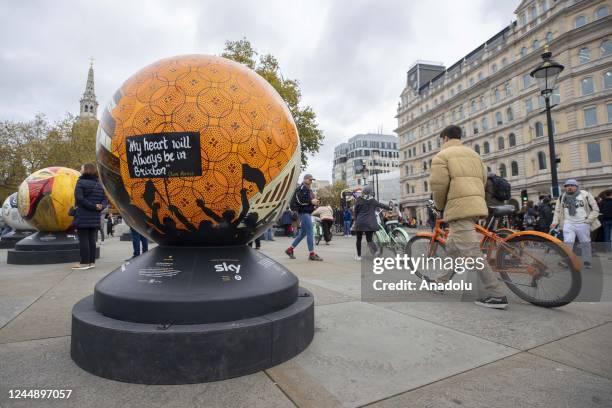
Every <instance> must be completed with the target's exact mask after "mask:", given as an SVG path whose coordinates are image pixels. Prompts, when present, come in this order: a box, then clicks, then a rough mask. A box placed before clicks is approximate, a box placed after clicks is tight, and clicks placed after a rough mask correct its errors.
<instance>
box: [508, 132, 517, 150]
mask: <svg viewBox="0 0 612 408" xmlns="http://www.w3.org/2000/svg"><path fill="white" fill-rule="evenodd" d="M508 146H509V147H514V146H516V136H515V135H514V133H510V134H509V135H508Z"/></svg>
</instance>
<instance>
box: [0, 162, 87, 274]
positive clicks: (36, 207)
mask: <svg viewBox="0 0 612 408" xmlns="http://www.w3.org/2000/svg"><path fill="white" fill-rule="evenodd" d="M80 175H81V173H79V172H78V171H76V170H73V169H69V168H67V167H60V166H52V167H46V168H44V169H41V170H38V171H35V172H34V173H32V174H30V175H29V176H28V177H27V178H26V179H25V180H24V181H23V182H22V183H21V185H20V186H19V190H18V192H17V206H18V208H19V215H20V216H21V217H22V218H23V219H24V220H25V221H26V222H27V223H28V224H30V225H31V226H32V227H34V228H36V229H37V230H38V232H36V233H35V234H32V235H29V236H28V237H26V238H24V239H22V240H21V241H19V242H17V243H16V244H15V248H14V249H12V250H9V251H8V253H7V263H9V264H49V263H64V262H72V261H78V260H79V258H80V256H79V241H78V238H77V236H76V234H75V233H74V231H73V230H72V228H71V227H72V222H73V217H72V216H70V215H69V214H68V212H69V210H70V208H71V207H73V206H74V200H75V198H74V188H75V186H76V182H77V180H78V178H79V176H80Z"/></svg>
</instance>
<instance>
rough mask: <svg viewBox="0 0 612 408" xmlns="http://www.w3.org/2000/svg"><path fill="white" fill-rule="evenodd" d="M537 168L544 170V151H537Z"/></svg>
mask: <svg viewBox="0 0 612 408" xmlns="http://www.w3.org/2000/svg"><path fill="white" fill-rule="evenodd" d="M538 168H539V169H540V170H546V153H544V152H538Z"/></svg>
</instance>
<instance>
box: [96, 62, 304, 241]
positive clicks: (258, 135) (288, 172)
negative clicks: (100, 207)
mask: <svg viewBox="0 0 612 408" xmlns="http://www.w3.org/2000/svg"><path fill="white" fill-rule="evenodd" d="M97 160H98V169H99V171H100V176H101V180H102V183H103V184H104V187H105V189H106V191H107V193H108V194H109V195H110V198H111V199H112V200H113V201H114V202H115V203H116V204H117V207H118V209H119V211H120V212H121V214H122V216H123V217H124V218H125V219H126V220H127V222H128V224H130V225H131V226H132V227H134V228H135V229H137V230H138V231H139V232H141V233H142V234H144V235H145V236H147V237H149V238H151V239H153V240H155V241H156V242H158V243H160V244H166V245H186V246H217V245H238V244H243V243H246V242H248V241H250V240H252V239H253V238H255V237H257V236H258V235H259V234H261V233H262V232H263V231H264V230H265V229H266V228H268V227H269V226H270V225H271V223H272V222H273V221H275V220H276V218H277V217H278V216H279V212H280V211H281V210H282V209H283V208H284V207H285V206H286V204H287V200H288V196H289V195H290V194H291V192H292V191H293V189H294V186H295V183H296V182H297V177H298V173H299V166H300V147H299V139H298V134H297V129H296V126H295V123H294V122H293V118H292V117H291V113H290V112H289V110H288V109H287V107H286V105H285V103H284V101H283V100H282V98H281V97H280V96H279V95H278V93H277V92H276V91H275V90H274V88H272V86H270V85H269V84H268V83H267V82H266V80H264V79H263V78H262V77H260V76H259V75H257V74H256V73H255V72H254V71H252V70H250V69H249V68H247V67H246V66H244V65H241V64H238V63H236V62H233V61H230V60H227V59H225V58H221V57H215V56H207V55H186V56H179V57H173V58H167V59H163V60H161V61H158V62H156V63H154V64H151V65H149V66H147V67H145V68H144V69H142V70H141V71H139V72H137V73H136V74H134V75H133V76H132V77H131V78H129V79H128V80H127V81H126V82H125V83H124V84H123V86H122V87H121V88H120V89H119V90H118V91H117V92H116V93H115V95H114V97H113V100H112V101H111V103H110V104H109V106H108V107H107V109H106V110H105V112H104V113H103V116H102V120H101V122H100V126H99V128H98V136H97Z"/></svg>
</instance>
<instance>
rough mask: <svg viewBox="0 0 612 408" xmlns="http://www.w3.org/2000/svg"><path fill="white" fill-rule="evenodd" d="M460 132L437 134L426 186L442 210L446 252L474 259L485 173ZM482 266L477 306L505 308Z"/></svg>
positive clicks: (503, 299)
mask: <svg viewBox="0 0 612 408" xmlns="http://www.w3.org/2000/svg"><path fill="white" fill-rule="evenodd" d="M461 133H462V132H461V128H460V127H459V126H455V125H450V126H447V127H446V128H445V129H444V130H442V133H440V137H441V138H442V141H443V143H444V144H443V145H442V149H441V150H440V152H439V153H438V154H436V155H435V156H434V158H433V160H432V162H431V174H430V176H429V183H430V185H431V191H432V193H433V200H434V203H435V205H436V208H438V209H441V210H443V211H444V220H445V221H446V222H447V223H448V228H449V235H448V239H447V240H446V250H447V251H448V253H449V254H450V255H452V256H455V257H459V256H461V257H471V258H473V259H475V258H477V257H481V256H482V254H481V253H480V252H479V250H478V248H479V246H478V243H479V239H478V235H477V234H476V231H475V230H474V223H475V222H476V221H477V220H478V218H479V217H485V216H487V214H488V209H487V204H486V202H485V184H486V182H487V171H486V169H485V166H484V164H483V163H482V160H481V159H480V156H479V155H478V154H477V153H476V152H475V151H474V150H472V149H470V148H469V147H466V146H463V145H462V144H461ZM484 264H485V266H484V268H483V269H482V270H478V274H479V277H480V280H481V281H482V284H483V289H484V290H483V293H482V297H481V298H480V299H478V300H477V301H476V304H477V305H480V306H486V307H491V308H495V309H505V308H506V307H507V306H508V301H507V299H506V297H505V296H504V295H503V292H502V290H501V285H500V283H499V282H498V280H497V276H496V275H495V274H494V273H493V272H492V271H491V270H490V269H489V266H488V265H486V261H485V262H484ZM449 276H452V272H451V273H449ZM447 279H448V278H447Z"/></svg>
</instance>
